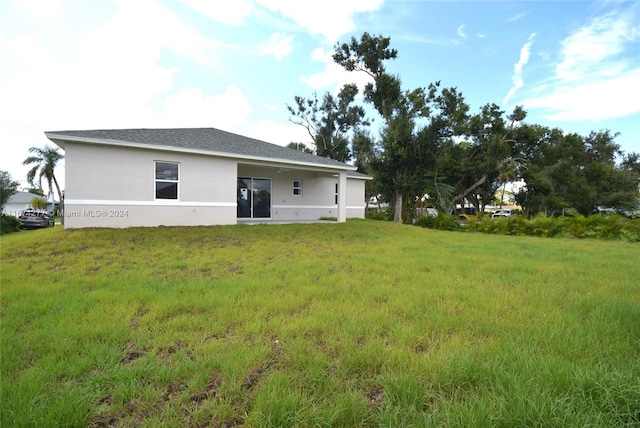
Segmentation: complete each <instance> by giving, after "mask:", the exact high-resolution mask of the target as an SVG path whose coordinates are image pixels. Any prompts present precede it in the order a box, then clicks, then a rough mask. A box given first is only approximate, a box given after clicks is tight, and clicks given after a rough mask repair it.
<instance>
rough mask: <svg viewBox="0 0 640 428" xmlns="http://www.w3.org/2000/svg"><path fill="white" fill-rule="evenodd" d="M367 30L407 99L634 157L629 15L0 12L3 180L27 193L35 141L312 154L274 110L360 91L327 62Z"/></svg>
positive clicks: (272, 8) (508, 4)
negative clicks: (384, 43)
mask: <svg viewBox="0 0 640 428" xmlns="http://www.w3.org/2000/svg"><path fill="white" fill-rule="evenodd" d="M365 31H367V32H369V33H371V34H375V35H378V34H380V35H383V36H386V37H390V38H391V44H392V47H394V48H396V49H397V50H398V58H397V59H396V60H395V61H393V62H391V63H389V64H388V70H389V71H390V72H392V73H395V74H398V75H400V76H401V78H402V82H403V86H404V87H405V88H406V89H414V88H416V87H420V86H428V85H429V83H432V82H435V81H441V82H442V84H443V85H444V86H446V87H450V86H455V87H457V88H458V90H459V91H461V92H462V94H463V95H464V96H465V98H466V100H467V102H468V103H469V104H470V106H471V111H472V112H473V113H475V112H477V111H478V110H479V109H480V107H481V106H482V105H484V104H486V103H495V104H498V105H499V106H501V107H502V108H503V109H504V110H505V111H507V112H510V111H511V110H512V109H513V107H514V106H516V105H523V106H524V107H525V109H526V110H527V111H528V117H527V122H529V123H539V124H542V125H545V126H550V127H559V128H561V129H563V130H565V131H569V132H578V133H580V134H583V135H586V134H588V133H589V132H590V131H592V130H601V129H610V130H611V131H614V132H620V133H621V135H620V136H619V137H618V139H617V140H616V141H617V142H618V144H620V145H621V146H622V148H623V149H624V150H626V151H627V152H630V151H635V152H640V2H639V1H594V2H591V1H419V0H414V1H404V0H349V1H336V0H323V1H299V0H298V1H290V0H243V1H240V0H234V1H216V0H213V1H205V0H180V1H179V0H167V1H163V0H135V1H132V0H94V1H92V0H86V1H80V0H71V1H65V0H42V1H35V0H29V1H27V0H15V1H14V0H0V64H2V65H1V66H0V139H1V141H2V156H0V169H2V170H7V171H9V172H10V173H11V174H12V176H13V178H14V179H15V180H18V181H21V184H23V185H25V186H26V182H24V179H25V178H24V176H25V174H26V170H27V168H25V167H22V166H21V162H22V161H23V160H24V159H25V158H26V157H27V156H28V152H27V150H28V148H29V147H31V146H44V145H45V144H47V143H48V140H47V139H46V138H45V137H44V134H43V132H44V131H47V130H63V129H96V128H100V129H104V128H142V127H146V128H149V127H196V126H197V127H215V128H220V129H224V130H227V131H231V132H236V133H239V134H242V135H247V136H251V137H254V138H258V139H262V140H265V141H269V142H273V143H276V144H281V145H285V144H287V143H289V142H291V141H302V142H308V141H309V140H310V138H309V136H308V135H307V134H306V130H304V129H303V128H301V127H299V126H296V125H294V124H292V123H291V122H289V120H288V119H289V114H288V111H287V109H286V104H292V103H293V98H294V96H295V95H301V96H304V97H309V96H311V95H313V93H314V92H317V93H318V94H319V95H321V94H323V93H324V92H326V91H329V92H332V93H333V92H336V91H337V90H338V89H339V88H340V87H341V86H342V85H343V84H344V83H350V82H355V83H357V84H358V85H360V86H361V87H362V86H363V85H364V84H365V83H366V82H367V79H366V76H365V75H364V74H363V73H360V74H357V73H355V74H354V73H347V72H344V71H343V70H341V69H340V68H339V67H338V66H336V65H335V64H333V63H332V61H331V54H332V52H333V47H334V46H335V43H336V42H341V41H347V40H349V39H350V38H351V36H356V37H359V36H360V35H361V34H362V33H363V32H365ZM374 123H380V121H379V120H377V121H376V122H374ZM63 168H64V164H62V165H61V168H60V172H59V174H58V175H62V174H61V173H62V171H63Z"/></svg>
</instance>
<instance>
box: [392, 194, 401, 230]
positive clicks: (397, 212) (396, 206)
mask: <svg viewBox="0 0 640 428" xmlns="http://www.w3.org/2000/svg"><path fill="white" fill-rule="evenodd" d="M393 221H395V222H396V223H402V192H401V191H400V189H396V190H395V198H394V200H393Z"/></svg>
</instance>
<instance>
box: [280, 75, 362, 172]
mask: <svg viewBox="0 0 640 428" xmlns="http://www.w3.org/2000/svg"><path fill="white" fill-rule="evenodd" d="M357 94H358V87H357V86H356V85H354V84H348V85H344V86H343V87H342V89H341V90H340V92H339V93H338V95H337V96H335V97H334V96H333V95H331V94H330V93H329V92H326V93H325V94H324V96H323V97H322V100H319V99H318V96H317V94H314V96H313V98H303V97H300V96H296V97H295V98H294V100H295V105H294V106H290V105H287V109H289V113H290V114H291V117H290V118H289V120H290V121H291V122H293V123H295V124H296V125H300V126H302V127H304V128H305V129H306V130H307V132H308V133H309V136H310V137H311V140H312V141H313V143H314V145H315V148H316V150H315V152H316V154H317V155H318V156H324V157H328V158H331V159H335V160H339V161H342V162H345V161H348V160H349V159H350V158H351V151H350V148H349V145H350V141H349V137H350V135H349V133H350V132H351V131H354V130H357V129H358V127H360V126H367V125H368V121H367V120H366V118H365V111H364V108H362V107H361V106H358V105H355V104H354V102H355V98H356V95H357Z"/></svg>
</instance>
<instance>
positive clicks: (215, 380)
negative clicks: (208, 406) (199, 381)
mask: <svg viewBox="0 0 640 428" xmlns="http://www.w3.org/2000/svg"><path fill="white" fill-rule="evenodd" d="M220 385H222V374H220V373H214V374H213V376H212V377H211V380H209V383H207V386H205V387H204V389H203V390H202V391H198V392H195V393H193V394H191V396H190V397H189V401H193V402H196V403H200V402H201V401H204V400H209V399H211V398H214V397H215V396H216V395H218V390H219V389H220Z"/></svg>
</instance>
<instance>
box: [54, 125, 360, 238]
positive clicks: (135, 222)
mask: <svg viewBox="0 0 640 428" xmlns="http://www.w3.org/2000/svg"><path fill="white" fill-rule="evenodd" d="M45 135H46V136H47V137H48V138H49V139H50V140H51V141H53V142H54V143H55V144H57V145H58V146H59V147H60V148H62V149H63V150H64V151H65V203H64V211H65V227H66V228H82V227H132V226H161V225H165V226H188V225H218V224H236V223H239V222H292V221H312V220H319V219H321V218H324V217H333V218H336V219H337V220H338V221H339V222H344V221H345V220H346V219H347V218H351V217H356V218H363V217H364V214H365V212H364V211H365V196H364V184H365V180H370V179H371V177H369V176H367V175H364V174H360V173H357V172H356V171H355V170H356V168H355V167H354V166H351V165H348V164H345V163H342V162H338V161H335V160H332V159H328V158H324V157H319V156H315V155H312V154H308V153H304V152H301V151H297V150H293V149H289V148H286V147H281V146H278V145H275V144H270V143H266V142H264V141H260V140H255V139H253V138H248V137H243V136H241V135H237V134H232V133H229V132H225V131H221V130H218V129H214V128H184V129H114V130H93V131H52V132H46V133H45Z"/></svg>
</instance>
